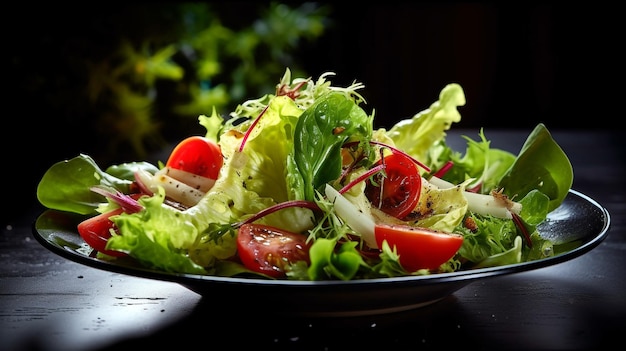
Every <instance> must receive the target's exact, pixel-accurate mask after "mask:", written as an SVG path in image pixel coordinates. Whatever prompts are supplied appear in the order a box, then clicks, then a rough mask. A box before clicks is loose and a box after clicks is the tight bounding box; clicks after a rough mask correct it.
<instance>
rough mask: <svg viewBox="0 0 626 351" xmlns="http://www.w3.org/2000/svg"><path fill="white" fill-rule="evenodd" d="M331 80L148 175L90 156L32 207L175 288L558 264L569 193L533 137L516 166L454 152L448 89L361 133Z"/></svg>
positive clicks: (68, 167) (239, 118) (486, 146)
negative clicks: (557, 239) (556, 213)
mask: <svg viewBox="0 0 626 351" xmlns="http://www.w3.org/2000/svg"><path fill="white" fill-rule="evenodd" d="M333 75H334V73H332V72H327V73H324V74H322V75H321V76H320V77H319V78H318V79H317V80H313V79H311V78H293V79H292V77H291V72H290V70H289V69H287V70H286V71H285V74H284V76H283V77H282V78H281V80H280V82H279V83H278V84H277V87H276V91H275V92H272V93H268V94H266V95H265V96H262V97H260V98H258V99H252V100H248V101H246V102H244V103H242V104H240V105H238V106H237V108H236V109H235V111H233V112H231V113H230V115H229V116H228V118H224V117H223V116H221V115H220V114H218V113H217V112H216V111H215V109H213V111H212V114H211V115H201V116H199V118H198V121H199V125H200V126H202V129H203V130H204V129H206V133H203V134H200V135H193V136H189V137H187V138H185V139H184V140H182V141H180V143H178V144H177V145H176V146H175V148H174V149H173V151H172V153H171V154H170V155H169V158H168V159H167V160H166V161H165V162H163V161H159V162H158V164H152V163H149V162H147V161H137V162H130V163H123V164H116V165H111V166H109V167H107V168H106V169H103V168H101V167H100V166H99V165H98V164H97V163H96V162H95V161H94V160H93V159H92V158H91V157H90V156H89V155H85V154H79V155H77V156H76V157H74V158H72V159H69V160H64V161H60V162H57V163H55V164H53V165H52V166H51V167H50V168H49V169H48V170H47V171H46V172H45V174H44V175H43V177H42V179H41V180H40V182H39V184H38V188H37V197H38V199H39V201H40V203H41V204H42V205H44V206H45V207H47V208H49V209H53V210H59V211H66V212H72V213H77V214H80V215H84V216H85V217H84V220H83V221H82V222H80V223H79V224H78V226H77V231H78V233H79V234H80V236H81V237H82V238H83V239H84V241H85V243H86V244H87V245H88V246H89V249H91V250H92V254H93V255H95V256H97V257H98V258H100V259H103V260H133V261H136V262H138V263H139V264H141V265H142V266H145V267H147V268H150V269H155V270H159V271H164V272H171V273H185V274H200V275H215V276H224V277H233V276H239V277H255V278H263V279H265V278H266V279H292V280H352V279H369V278H380V277H395V276H406V275H427V274H437V273H445V272H455V271H459V270H470V269H476V268H481V267H491V266H500V265H508V264H516V263H520V262H525V261H531V260H537V259H541V258H545V257H549V256H553V255H555V254H558V252H559V247H558V245H555V244H554V243H553V242H551V241H549V240H547V239H545V238H543V237H542V236H541V235H540V233H539V232H538V230H537V227H538V225H539V224H541V223H542V222H544V221H546V220H547V215H548V214H549V213H550V212H551V211H553V210H554V209H556V208H557V207H559V206H560V204H561V203H562V201H563V200H564V199H565V197H566V195H567V193H568V192H569V190H570V188H571V186H572V181H573V170H572V166H571V163H570V161H569V159H568V158H567V156H566V155H565V153H564V152H563V150H562V149H561V148H560V147H559V145H558V144H557V143H556V142H555V140H554V139H553V138H552V137H551V134H550V133H549V132H548V130H547V128H546V126H545V125H543V124H541V123H540V124H538V125H537V126H536V127H535V129H534V130H532V132H531V133H530V134H529V136H528V138H527V140H526V142H525V143H524V145H523V146H522V147H521V150H520V152H519V153H518V154H517V155H515V154H512V153H510V152H507V151H504V150H500V149H497V148H495V147H492V145H491V144H490V141H489V139H488V137H487V134H486V133H485V132H484V130H482V129H481V130H480V132H479V133H478V138H477V139H472V138H469V137H467V136H464V138H465V139H466V140H467V147H466V150H464V151H463V152H461V151H456V150H452V149H451V148H450V147H449V146H448V145H447V144H446V131H447V130H449V129H450V128H451V126H452V125H453V123H458V122H459V121H460V120H461V115H460V113H459V111H458V107H459V106H463V105H464V104H465V95H464V91H463V89H462V88H461V86H460V85H459V84H456V83H451V84H448V85H447V86H445V87H444V88H443V89H442V90H441V92H440V94H439V99H438V100H437V101H435V102H433V103H432V104H431V105H430V107H429V108H427V109H425V110H423V111H421V112H419V113H417V114H415V115H414V116H413V117H411V118H408V119H404V120H401V121H399V122H398V123H396V124H395V125H393V126H392V127H391V128H389V129H385V128H378V129H375V128H374V127H373V125H374V123H373V121H374V112H372V113H371V114H368V113H367V112H365V110H364V109H363V107H362V106H364V105H365V104H366V102H365V100H364V98H363V97H362V95H361V94H360V93H359V92H358V91H359V90H360V89H362V88H364V85H363V84H361V83H358V82H354V83H353V84H352V85H350V86H348V87H338V86H334V85H333V84H332V82H331V81H330V77H332V76H333Z"/></svg>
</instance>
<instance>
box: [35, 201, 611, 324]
mask: <svg viewBox="0 0 626 351" xmlns="http://www.w3.org/2000/svg"><path fill="white" fill-rule="evenodd" d="M83 218H84V217H83V216H78V215H74V214H70V213H66V212H59V211H54V210H46V211H44V212H43V213H42V214H41V215H40V216H39V217H38V218H37V220H36V221H35V222H34V224H33V233H34V235H35V238H36V239H37V240H38V241H39V242H40V243H41V244H42V245H43V246H44V247H46V248H47V249H49V250H50V251H52V252H54V253H56V254H58V255H60V256H63V257H65V258H67V259H70V260H72V261H75V262H78V263H81V264H84V265H87V266H91V267H95V268H98V269H103V270H106V271H111V272H116V273H123V274H127V275H131V276H136V277H142V278H149V279H158V280H163V281H169V282H176V283H178V284H181V285H182V286H184V287H186V288H188V289H190V290H192V291H194V292H197V293H199V294H201V295H203V296H206V297H211V299H213V298H217V300H216V301H219V299H221V297H222V296H228V298H229V299H233V298H235V299H236V300H235V301H240V302H241V301H245V300H246V299H251V300H257V301H263V302H264V304H265V305H267V306H272V311H274V312H284V313H289V314H293V315H305V316H306V315H309V316H359V315H373V314H382V313H391V312H398V311H405V310H410V309H414V308H418V307H421V306H425V305H428V304H431V303H434V302H436V301H439V300H441V299H443V298H445V297H447V296H448V295H450V294H452V293H454V292H455V291H457V290H459V289H460V288H462V287H464V286H466V285H467V284H470V283H472V282H474V281H476V280H478V279H483V278H488V277H493V276H498V275H504V274H511V273H518V272H525V271H529V270H533V269H538V268H543V267H548V266H552V265H555V264H557V263H561V262H564V261H568V260H571V259H573V258H575V257H578V256H580V255H582V254H584V253H586V252H588V251H590V250H591V249H593V248H594V247H596V246H598V244H600V242H602V240H604V238H605V237H606V236H607V234H608V228H609V224H610V216H609V213H608V211H607V210H606V209H605V208H603V207H602V206H600V204H598V203H597V202H596V201H594V200H593V199H591V198H589V197H588V196H586V195H584V194H582V193H580V192H577V191H574V190H571V191H570V192H569V194H568V195H567V197H566V198H565V201H564V202H563V203H562V204H561V206H560V207H559V208H557V209H556V210H555V211H553V212H552V213H551V214H550V215H549V217H548V220H547V221H546V222H545V223H543V224H542V225H541V227H540V228H539V232H540V233H541V235H543V236H545V237H547V238H550V239H552V240H554V241H555V242H557V243H566V242H572V241H578V242H579V243H580V245H578V246H576V248H575V249H572V250H570V251H566V252H564V253H561V254H559V255H555V256H552V257H549V258H545V259H541V260H536V261H531V262H524V263H519V264H513V265H506V266H500V267H492V268H482V269H475V270H468V271H459V272H454V273H445V274H433V275H428V276H407V277H396V278H381V279H369V280H352V281H289V280H275V281H274V280H264V279H252V278H226V277H216V276H204V275H194V274H173V273H166V272H161V271H156V270H150V269H146V268H143V267H141V266H139V265H138V264H136V263H135V262H134V261H132V260H131V259H118V260H115V261H106V260H101V259H98V258H95V257H92V256H90V254H91V251H92V250H91V249H90V248H89V246H87V244H85V242H84V241H83V240H82V239H81V237H80V235H79V234H78V232H77V231H76V224H77V223H78V222H79V221H80V220H82V219H83ZM277 308H281V309H282V310H279V311H276V309H277Z"/></svg>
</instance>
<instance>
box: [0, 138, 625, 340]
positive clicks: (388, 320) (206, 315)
mask: <svg viewBox="0 0 626 351" xmlns="http://www.w3.org/2000/svg"><path fill="white" fill-rule="evenodd" d="M528 132H529V131H506V130H504V131H500V130H496V131H490V130H488V129H487V137H488V138H489V139H491V140H492V146H496V147H499V148H502V149H505V150H509V151H512V152H517V151H519V148H520V147H521V145H522V143H523V141H524V140H525V138H526V135H527V134H528ZM459 134H465V135H469V136H470V137H475V136H476V135H477V131H472V130H460V131H451V132H450V134H449V137H448V140H449V141H450V143H451V144H452V145H455V143H457V142H458V143H459V144H458V145H463V142H462V140H461V139H460V138H459V137H458V136H459ZM552 134H553V136H554V138H555V139H556V140H557V142H559V144H560V145H561V146H562V147H563V149H564V150H565V152H566V153H567V154H568V155H569V157H570V160H571V161H572V164H573V166H574V173H575V179H574V186H573V189H575V190H577V191H579V192H582V193H583V194H586V195H587V196H589V197H591V198H592V199H594V200H596V201H597V202H599V203H600V204H601V205H602V206H603V207H605V208H606V209H607V210H608V211H609V213H610V218H611V224H610V228H609V234H608V236H607V237H606V239H605V240H604V241H603V242H602V243H601V244H600V245H598V246H597V247H596V248H594V249H593V250H591V251H589V252H587V253H585V254H584V255H582V256H580V257H577V258H574V259H572V260H569V261H566V262H563V263H559V264H556V265H553V266H550V267H546V268H540V269H536V270H532V271H528V272H523V273H515V274H511V275H504V276H499V277H492V278H487V279H483V280H479V281H476V282H473V283H471V284H469V285H468V286H466V287H464V288H462V289H460V290H458V291H457V292H455V293H454V294H452V295H451V296H449V297H447V298H445V299H443V300H441V301H439V302H437V303H435V304H432V305H429V306H426V307H423V308H419V309H416V310H411V311H408V312H401V313H395V314H387V315H377V316H369V317H351V318H343V317H342V318H323V319H322V318H319V319H316V318H309V319H307V318H291V317H288V316H287V317H286V316H276V315H272V314H271V313H268V314H258V313H255V310H254V304H251V305H250V306H249V311H248V312H247V313H245V312H239V313H236V314H233V313H229V308H228V306H229V305H231V304H238V303H241V301H233V300H232V299H229V296H213V295H211V296H204V297H203V296H200V295H198V294H197V293H195V292H192V291H191V290H188V289H187V288H184V287H182V286H180V285H178V284H176V283H172V282H162V281H154V280H149V279H145V278H138V277H133V276H127V275H122V274H117V273H112V272H108V271H103V270H99V269H96V268H91V267H87V266H84V265H81V264H79V263H75V262H73V261H70V260H67V259H64V258H62V257H60V256H58V255H56V254H54V253H52V252H51V251H49V250H47V249H46V248H44V247H43V246H42V245H41V244H39V242H37V241H36V240H35V239H34V236H33V234H32V224H33V221H34V220H35V218H36V217H37V216H38V215H39V213H40V212H41V211H42V210H43V209H42V208H41V207H40V206H39V205H38V204H33V206H32V208H26V209H25V210H24V211H23V213H21V214H20V215H18V216H15V218H10V219H9V220H7V222H6V223H0V224H1V225H2V227H1V228H0V229H1V230H2V235H1V236H0V326H1V328H0V350H7V351H13V350H108V349H111V350H113V349H115V350H118V349H120V348H121V347H124V349H132V347H135V346H136V347H137V349H139V348H140V349H141V350H149V349H151V348H154V347H159V348H162V347H168V346H167V345H173V347H175V348H176V349H177V350H185V349H215V348H217V347H220V348H226V349H235V348H237V349H239V348H243V347H246V346H251V347H255V349H272V350H282V349H298V350H303V349H304V350H339V349H346V348H347V349H354V350H359V349H376V350H408V349H412V350H415V349H453V348H457V347H462V348H467V349H469V348H471V349H490V350H491V349H494V350H495V349H498V350H500V349H525V350H526V349H550V350H553V349H590V348H595V347H601V346H603V345H608V343H609V342H611V341H612V340H618V343H619V340H622V338H623V337H624V335H626V274H625V273H626V221H625V218H626V195H625V193H626V191H625V188H626V186H625V185H624V184H625V183H626V172H625V167H624V166H625V164H626V158H625V156H626V155H625V152H624V149H626V147H625V146H626V142H625V139H626V138H625V137H624V135H623V133H622V132H621V131H618V130H613V131H609V130H601V131H582V130H557V131H552ZM5 205H6V203H5ZM372 298H375V297H374V296H373V297H372ZM258 303H260V304H262V303H263V301H258ZM302 303H303V304H306V303H307V301H302Z"/></svg>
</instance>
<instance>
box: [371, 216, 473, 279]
mask: <svg viewBox="0 0 626 351" xmlns="http://www.w3.org/2000/svg"><path fill="white" fill-rule="evenodd" d="M374 233H375V236H376V243H377V244H378V247H382V243H383V241H385V240H387V243H388V244H389V246H390V247H391V248H393V247H394V246H395V247H396V250H397V252H398V255H400V264H401V265H402V267H404V269H406V270H407V271H408V272H414V271H416V270H418V269H437V268H439V266H441V265H442V264H443V263H446V262H447V261H448V260H449V259H451V258H452V257H453V256H454V254H456V252H457V251H458V250H459V248H461V245H462V244H463V236H462V235H460V234H449V233H441V232H436V231H433V230H430V229H427V228H420V227H413V226H408V225H403V224H376V226H375V228H374Z"/></svg>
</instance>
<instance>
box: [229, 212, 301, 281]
mask: <svg viewBox="0 0 626 351" xmlns="http://www.w3.org/2000/svg"><path fill="white" fill-rule="evenodd" d="M306 238H307V237H306V235H302V234H297V233H292V232H289V231H286V230H282V229H279V228H275V227H272V226H267V225H262V224H244V225H242V226H241V227H240V228H239V233H238V234H237V250H238V252H239V258H240V259H241V262H242V263H243V265H244V266H246V268H248V269H250V270H252V271H254V272H258V273H263V274H266V275H268V276H270V277H274V278H282V277H285V276H286V272H285V266H286V265H287V264H289V263H295V262H297V261H306V262H307V263H309V262H310V260H309V248H310V246H309V245H307V243H306Z"/></svg>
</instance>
